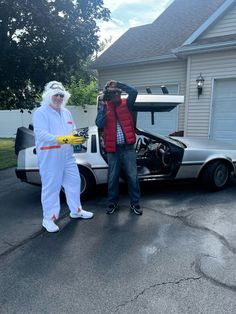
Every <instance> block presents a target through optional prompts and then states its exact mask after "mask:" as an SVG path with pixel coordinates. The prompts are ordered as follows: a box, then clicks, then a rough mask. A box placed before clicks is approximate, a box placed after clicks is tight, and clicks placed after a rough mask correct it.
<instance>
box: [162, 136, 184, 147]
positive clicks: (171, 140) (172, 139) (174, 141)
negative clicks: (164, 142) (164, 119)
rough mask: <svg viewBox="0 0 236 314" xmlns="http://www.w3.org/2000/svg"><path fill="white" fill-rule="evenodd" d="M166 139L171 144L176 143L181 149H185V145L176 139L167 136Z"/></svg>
mask: <svg viewBox="0 0 236 314" xmlns="http://www.w3.org/2000/svg"><path fill="white" fill-rule="evenodd" d="M167 138H168V139H169V141H170V142H172V143H175V144H176V142H177V143H178V144H180V145H181V147H185V148H186V147H187V145H185V144H184V143H183V142H181V141H180V140H177V138H174V137H170V136H167Z"/></svg>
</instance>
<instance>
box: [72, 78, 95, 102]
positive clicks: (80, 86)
mask: <svg viewBox="0 0 236 314" xmlns="http://www.w3.org/2000/svg"><path fill="white" fill-rule="evenodd" d="M67 88H68V90H69V92H70V93H71V97H70V99H69V103H68V105H72V106H82V107H83V106H84V105H95V104H96V100H97V82H96V80H95V79H91V80H90V81H89V82H87V83H85V81H84V80H83V79H80V80H79V81H78V80H76V78H75V77H74V76H72V77H71V81H70V83H69V84H68V85H67Z"/></svg>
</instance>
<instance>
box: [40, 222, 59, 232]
mask: <svg viewBox="0 0 236 314" xmlns="http://www.w3.org/2000/svg"><path fill="white" fill-rule="evenodd" d="M42 226H43V228H44V229H45V230H46V231H47V232H49V233H55V232H58V231H59V227H58V228H57V229H56V228H55V229H54V230H48V229H47V227H46V226H45V225H44V224H42Z"/></svg>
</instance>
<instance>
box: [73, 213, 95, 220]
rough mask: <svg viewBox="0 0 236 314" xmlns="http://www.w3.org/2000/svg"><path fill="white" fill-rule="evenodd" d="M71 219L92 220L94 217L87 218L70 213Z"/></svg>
mask: <svg viewBox="0 0 236 314" xmlns="http://www.w3.org/2000/svg"><path fill="white" fill-rule="evenodd" d="M70 218H72V219H92V218H93V215H91V216H89V217H86V216H76V215H75V216H74V215H73V214H71V213H70Z"/></svg>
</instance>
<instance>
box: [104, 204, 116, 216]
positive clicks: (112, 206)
mask: <svg viewBox="0 0 236 314" xmlns="http://www.w3.org/2000/svg"><path fill="white" fill-rule="evenodd" d="M117 208H118V205H117V204H116V203H114V204H109V205H108V207H107V209H106V214H108V215H110V214H113V213H114V211H116V210H117Z"/></svg>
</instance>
